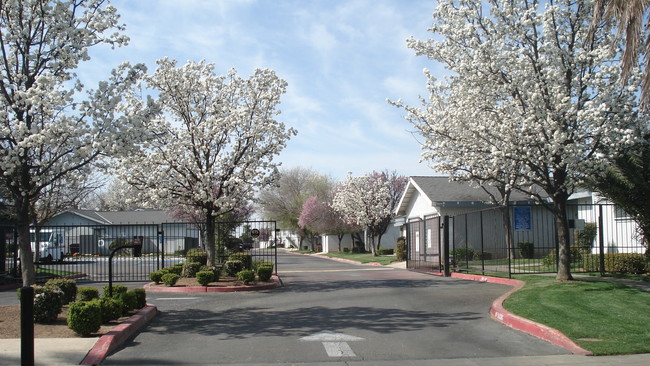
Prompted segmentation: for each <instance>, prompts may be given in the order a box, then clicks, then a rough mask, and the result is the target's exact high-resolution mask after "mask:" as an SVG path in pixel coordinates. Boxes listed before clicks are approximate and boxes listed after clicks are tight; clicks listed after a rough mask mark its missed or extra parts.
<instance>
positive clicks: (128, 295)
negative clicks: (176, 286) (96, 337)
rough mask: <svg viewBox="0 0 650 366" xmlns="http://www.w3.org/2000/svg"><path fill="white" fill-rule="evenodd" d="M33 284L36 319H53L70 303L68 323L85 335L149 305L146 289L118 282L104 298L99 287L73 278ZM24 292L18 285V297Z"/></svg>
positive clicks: (47, 320)
mask: <svg viewBox="0 0 650 366" xmlns="http://www.w3.org/2000/svg"><path fill="white" fill-rule="evenodd" d="M33 287H34V321H35V322H37V323H48V322H53V321H55V320H56V318H57V317H58V316H59V314H61V311H62V310H63V305H65V304H69V306H68V327H69V328H70V329H72V330H73V331H75V332H76V333H78V334H79V335H82V336H87V335H89V334H92V333H95V332H97V330H99V328H100V327H101V324H102V323H106V322H109V321H112V320H117V319H118V318H119V317H120V316H122V315H126V314H128V312H129V311H131V310H136V309H141V308H143V307H145V306H146V305H147V300H146V293H145V291H144V289H134V290H128V288H127V287H126V286H124V285H114V286H113V296H112V297H109V296H108V294H109V286H108V285H106V286H104V288H103V290H104V292H103V293H104V297H103V298H101V299H100V298H99V290H98V289H97V288H95V287H79V288H78V287H77V283H76V282H75V281H73V280H69V279H52V280H49V281H47V282H46V283H45V285H44V286H38V285H35V286H33ZM21 296H22V293H21V291H20V289H18V298H20V297H21ZM75 299H76V301H75Z"/></svg>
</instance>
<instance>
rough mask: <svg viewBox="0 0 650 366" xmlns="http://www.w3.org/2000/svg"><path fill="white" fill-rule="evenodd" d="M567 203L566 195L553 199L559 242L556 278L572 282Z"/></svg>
mask: <svg viewBox="0 0 650 366" xmlns="http://www.w3.org/2000/svg"><path fill="white" fill-rule="evenodd" d="M566 196H568V195H566ZM566 202H567V198H566V197H565V195H562V196H560V197H557V196H556V197H553V204H554V210H555V230H556V233H557V241H558V264H557V276H556V277H555V278H556V279H557V280H558V281H570V280H572V279H573V277H572V276H571V248H570V245H571V244H570V243H571V240H570V234H569V222H568V220H567V217H566Z"/></svg>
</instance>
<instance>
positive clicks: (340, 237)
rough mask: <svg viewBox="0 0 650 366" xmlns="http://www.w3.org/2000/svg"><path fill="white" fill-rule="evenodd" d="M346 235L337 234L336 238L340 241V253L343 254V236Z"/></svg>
mask: <svg viewBox="0 0 650 366" xmlns="http://www.w3.org/2000/svg"><path fill="white" fill-rule="evenodd" d="M344 235H345V234H336V237H337V238H338V239H339V252H341V251H342V250H341V241H342V240H343V236H344Z"/></svg>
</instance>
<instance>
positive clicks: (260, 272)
mask: <svg viewBox="0 0 650 366" xmlns="http://www.w3.org/2000/svg"><path fill="white" fill-rule="evenodd" d="M257 276H258V277H259V278H260V281H268V280H270V279H271V276H273V266H260V267H259V268H258V269H257Z"/></svg>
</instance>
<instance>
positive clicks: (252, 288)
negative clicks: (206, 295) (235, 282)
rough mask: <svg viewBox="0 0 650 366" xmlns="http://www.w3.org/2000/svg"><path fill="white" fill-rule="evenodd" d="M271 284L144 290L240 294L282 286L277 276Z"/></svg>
mask: <svg viewBox="0 0 650 366" xmlns="http://www.w3.org/2000/svg"><path fill="white" fill-rule="evenodd" d="M271 280H273V282H272V283H267V284H264V285H253V286H230V287H209V286H185V287H173V286H172V287H159V286H151V284H146V285H144V289H145V290H146V291H149V292H241V291H261V290H271V289H274V288H278V287H281V286H282V282H281V281H280V278H279V277H278V276H272V277H271Z"/></svg>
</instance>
